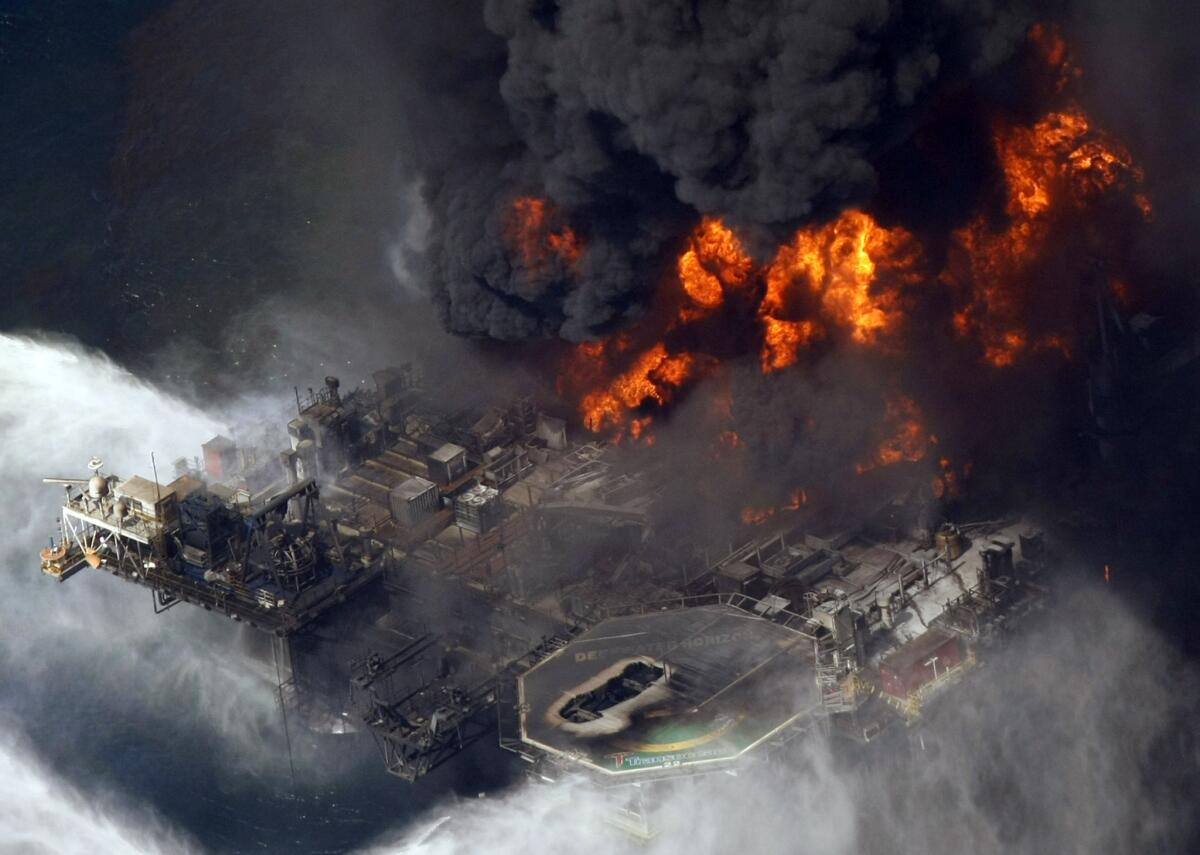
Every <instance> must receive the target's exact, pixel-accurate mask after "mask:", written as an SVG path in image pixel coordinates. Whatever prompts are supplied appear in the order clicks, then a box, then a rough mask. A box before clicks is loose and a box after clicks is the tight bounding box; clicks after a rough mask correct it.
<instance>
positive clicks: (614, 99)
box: [410, 0, 1028, 339]
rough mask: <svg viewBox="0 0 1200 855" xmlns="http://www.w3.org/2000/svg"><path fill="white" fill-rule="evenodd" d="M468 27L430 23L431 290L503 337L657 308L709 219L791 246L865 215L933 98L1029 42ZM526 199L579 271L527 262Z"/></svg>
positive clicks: (707, 19) (656, 9) (417, 109)
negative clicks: (521, 222)
mask: <svg viewBox="0 0 1200 855" xmlns="http://www.w3.org/2000/svg"><path fill="white" fill-rule="evenodd" d="M458 9H459V16H458V17H459V18H460V19H461V20H454V21H452V22H450V21H447V22H429V21H422V20H420V18H421V17H422V16H421V15H419V14H418V16H417V18H418V20H416V21H414V22H413V26H414V28H418V29H420V28H422V27H424V26H425V25H429V26H428V28H427V31H426V32H425V33H424V34H423V38H422V47H423V48H426V49H428V50H431V51H432V52H433V53H434V54H436V56H433V57H430V55H429V52H428V50H427V52H425V53H423V54H422V58H423V59H424V60H425V61H426V65H425V71H424V74H423V75H421V91H422V93H423V95H424V96H426V97H423V98H422V99H420V100H418V101H417V102H416V103H415V104H413V105H411V107H410V112H411V113H412V114H413V122H414V127H415V128H416V129H417V134H418V139H417V141H416V143H417V144H416V145H415V146H414V149H413V151H414V155H415V157H416V167H417V170H418V172H419V174H420V175H421V177H422V179H423V181H424V189H425V194H424V195H425V200H426V202H427V204H428V206H429V211H430V215H431V221H430V226H431V227H430V232H429V239H428V249H427V261H428V263H429V271H428V272H429V275H430V279H431V282H432V283H433V284H432V287H433V290H434V298H435V300H436V302H437V303H438V305H439V307H440V308H441V310H442V313H443V316H444V318H445V321H446V323H447V325H448V327H449V329H450V330H452V331H453V332H456V333H461V334H469V335H486V336H492V337H495V338H501V339H522V338H528V337H532V336H541V335H562V336H564V337H567V338H571V339H581V338H586V337H589V336H591V335H593V334H595V333H596V332H597V331H598V330H601V329H603V328H605V327H611V326H612V325H614V324H615V323H617V322H619V321H620V320H621V319H622V318H623V317H625V316H626V315H628V314H629V313H631V312H636V311H638V309H639V308H640V306H641V304H642V302H643V301H644V298H645V296H646V294H647V292H648V289H652V288H653V287H654V285H655V284H656V279H657V277H658V275H659V274H660V273H661V265H662V257H661V253H662V252H663V251H664V250H670V249H671V248H672V246H671V244H672V242H677V241H678V240H679V238H680V236H681V234H682V231H683V229H686V228H687V227H688V226H690V225H691V224H693V223H694V222H695V220H696V219H697V212H699V213H716V214H719V215H721V216H725V217H728V218H730V220H731V222H732V223H734V224H737V225H739V226H746V227H749V228H751V229H752V230H754V229H757V230H759V231H762V232H774V233H776V234H781V233H782V232H783V230H785V229H786V227H789V226H791V227H794V226H795V225H796V224H797V223H798V222H800V221H803V220H805V219H807V218H809V217H811V216H813V215H814V213H817V212H820V211H822V210H827V209H829V208H830V207H831V206H841V205H844V204H845V203H846V202H847V201H848V200H854V199H861V198H862V197H863V196H864V195H865V194H866V193H867V192H868V191H869V190H870V189H872V187H873V185H874V180H875V170H874V168H873V167H872V165H871V161H872V158H873V156H877V155H878V154H879V152H880V151H881V150H885V149H886V148H887V147H888V146H889V145H890V144H891V143H894V142H895V141H896V140H897V139H898V138H899V137H902V136H903V135H904V134H905V133H906V128H907V126H908V123H909V121H910V120H911V118H912V117H913V116H914V115H915V114H916V113H917V112H918V111H919V109H920V108H921V106H922V105H923V103H924V102H925V100H926V99H927V98H928V97H929V96H930V94H931V93H932V92H934V91H935V89H936V88H937V87H939V86H942V85H944V84H945V83H946V82H947V81H957V80H959V79H960V78H962V77H963V76H969V75H974V74H978V73H980V72H982V71H985V70H987V69H989V68H991V67H993V66H994V65H995V64H996V63H998V62H999V61H1001V60H1003V59H1004V58H1006V57H1007V56H1008V55H1009V53H1010V52H1011V51H1012V49H1013V47H1014V45H1015V44H1016V43H1017V42H1018V41H1019V39H1020V37H1021V36H1022V34H1023V32H1024V29H1025V27H1026V26H1027V24H1028V19H1027V17H1026V15H1025V13H1024V11H1023V10H1022V9H1021V8H1020V6H1019V5H1018V6H1016V7H1011V8H1010V7H1001V6H997V5H995V4H992V3H988V2H965V3H922V4H916V5H915V6H914V5H911V4H904V5H903V6H901V5H900V4H887V3H881V2H853V3H815V4H814V3H807V2H763V0H741V2H736V3H710V2H705V3H690V2H659V3H627V2H617V0H600V2H596V0H587V2H570V0H565V2H553V0H552V1H551V2H508V0H491V2H489V3H488V4H487V6H486V12H485V16H484V18H485V21H486V26H487V30H488V31H490V32H485V31H484V30H483V29H482V27H481V26H480V24H479V21H478V12H477V10H476V8H475V4H459V7H458ZM439 14H442V15H444V16H445V17H446V18H450V17H451V16H450V15H448V14H446V13H443V12H441V10H439ZM442 27H444V28H445V31H444V32H443V31H440V28H442ZM442 37H448V38H446V39H445V40H443V39H442ZM497 37H498V38H497ZM426 40H428V43H427V42H426ZM429 43H432V47H430V44H429ZM430 60H432V61H430ZM501 69H503V75H502V76H500V70H501ZM431 72H432V73H433V74H436V78H435V79H428V78H429V75H430V73H431ZM497 77H499V86H498V91H497V81H496V79H497ZM430 93H432V96H433V97H428V96H429V95H430ZM523 194H533V195H535V196H543V195H544V196H547V197H548V198H549V199H550V200H551V202H552V203H553V205H554V206H556V213H555V214H554V215H553V216H554V217H557V218H558V219H561V220H563V221H564V222H566V221H569V222H570V223H572V224H573V225H574V224H579V225H576V227H577V228H579V227H582V228H583V229H584V233H583V235H582V239H583V244H584V246H585V249H584V251H583V253H582V257H581V258H580V259H579V260H578V264H577V265H576V266H575V268H573V269H570V270H568V269H567V267H566V266H564V265H563V264H561V263H558V264H551V265H545V264H540V263H539V264H533V265H531V264H529V263H528V262H527V261H525V262H522V261H521V260H520V259H516V260H514V259H513V258H512V256H513V253H512V252H511V247H510V246H507V245H506V232H507V231H508V230H509V229H510V228H511V227H510V225H509V224H508V223H507V222H506V219H507V217H508V216H509V214H510V208H511V205H512V202H513V200H514V198H515V197H518V196H521V195H523ZM681 226H682V228H681Z"/></svg>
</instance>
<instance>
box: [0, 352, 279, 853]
mask: <svg viewBox="0 0 1200 855" xmlns="http://www.w3.org/2000/svg"><path fill="white" fill-rule="evenodd" d="M220 429H221V423H220V422H219V421H218V420H216V419H214V418H213V417H211V416H209V415H207V414H205V413H203V412H201V411H199V410H198V409H196V408H195V407H192V406H190V405H188V404H186V403H184V402H182V401H180V400H177V399H175V398H173V397H172V396H171V395H169V394H166V393H164V392H163V391H162V390H159V389H156V388H154V387H153V386H151V385H149V384H147V383H145V382H143V381H141V380H139V379H138V378H136V377H134V376H133V375H132V374H130V373H129V372H128V371H126V370H125V369H123V368H122V367H121V366H119V365H117V364H115V363H113V362H112V361H111V360H109V359H108V358H106V357H104V356H103V355H101V354H98V353H95V352H91V351H88V350H86V349H84V348H82V347H80V346H79V345H78V344H75V343H73V342H69V341H63V340H49V339H34V338H29V337H17V336H11V335H2V336H0V435H2V436H3V443H0V472H2V473H3V477H4V488H3V490H2V491H0V519H2V520H3V524H4V534H3V536H2V540H0V567H2V571H3V572H2V574H0V627H2V629H0V633H2V636H3V645H2V646H0V680H2V683H3V686H4V689H3V697H4V698H5V699H7V700H9V701H10V702H11V705H12V706H16V707H19V708H22V709H25V710H27V711H37V710H39V709H50V708H52V706H51V705H53V704H55V703H61V700H62V697H63V696H64V694H66V693H67V689H68V687H71V686H78V687H79V688H80V689H81V693H80V694H81V696H86V697H88V698H90V699H93V700H94V701H98V702H99V703H100V704H102V706H101V707H100V708H96V709H93V710H92V713H91V717H89V715H86V714H84V715H80V716H78V721H79V727H78V729H77V730H74V731H72V730H67V731H64V732H62V733H61V734H60V735H56V739H60V740H62V741H64V742H66V743H71V742H80V743H83V742H84V741H86V740H88V739H89V738H90V737H89V735H88V732H87V731H88V729H89V728H94V727H101V728H113V727H122V726H123V727H130V726H132V723H133V722H144V723H145V722H161V721H169V722H171V726H172V727H177V728H179V729H181V730H186V731H189V732H190V734H191V737H192V739H193V740H198V741H199V742H201V743H203V744H205V745H206V746H208V753H209V754H215V755H216V756H219V757H220V758H221V760H222V762H224V763H228V764H230V765H233V766H239V765H240V766H242V767H246V768H252V769H254V770H255V771H257V772H260V773H261V772H266V773H274V774H280V773H284V774H286V768H287V764H286V755H285V754H283V742H282V737H281V736H279V735H278V733H277V728H278V727H279V723H280V714H279V710H278V708H277V706H276V694H275V686H274V674H273V673H271V674H267V673H265V671H266V669H264V668H263V667H262V666H261V665H259V664H258V663H256V662H255V661H253V660H252V659H251V658H250V657H248V656H246V655H244V654H242V653H241V651H240V650H239V648H238V647H237V645H236V634H235V633H230V632H229V629H230V627H228V626H226V625H224V624H222V623H221V622H220V621H219V620H217V619H214V617H213V616H212V615H210V614H207V613H203V612H198V611H195V610H192V609H183V608H181V609H174V610H172V611H170V612H168V613H166V614H163V615H155V614H154V612H153V609H152V608H151V597H150V594H149V593H148V592H147V591H145V590H144V589H141V588H135V587H133V586H130V585H127V584H124V583H121V582H118V581H117V580H115V579H113V578H111V577H108V576H107V575H106V574H102V573H96V572H93V571H90V570H89V571H87V572H83V573H80V574H78V575H76V576H75V577H74V578H72V579H70V580H68V581H67V582H65V583H62V584H61V585H60V584H56V583H55V582H53V581H52V580H50V579H49V578H48V577H45V576H43V575H42V574H41V573H40V572H39V561H38V557H37V551H38V549H39V548H40V547H41V546H43V545H45V543H46V541H47V538H48V537H49V536H51V535H52V534H54V533H55V532H56V528H55V523H56V519H57V509H58V504H59V501H60V499H61V488H59V487H54V486H50V485H44V484H42V482H41V479H42V477H43V476H58V477H73V478H78V477H86V476H87V474H88V470H87V463H88V460H89V459H90V458H91V457H92V456H93V455H99V456H101V457H103V459H104V464H105V466H104V471H105V472H108V473H115V474H119V475H121V476H124V477H128V476H130V475H133V474H142V475H145V476H150V475H151V474H152V467H151V462H150V458H149V455H150V452H151V451H154V452H155V453H156V457H157V462H158V472H159V476H160V478H162V479H163V480H167V479H169V477H171V461H172V460H173V459H174V458H176V457H179V456H194V455H195V454H197V453H198V451H199V446H200V444H201V443H202V442H204V441H206V440H207V439H209V438H211V437H212V436H213V435H214V434H216V433H217V432H218V431H219V430H220ZM14 726H15V722H13V721H9V722H3V721H0V736H3V738H4V745H5V746H6V747H5V748H4V752H5V753H4V757H3V759H2V760H0V763H3V764H4V766H5V770H6V772H7V773H8V774H4V775H3V777H4V779H5V786H11V787H13V792H14V793H16V792H19V791H20V790H21V789H22V788H24V787H28V788H29V789H30V791H31V792H32V791H35V790H37V789H38V788H42V789H43V790H52V789H53V788H54V787H56V786H58V784H57V783H53V784H52V783H47V781H48V777H47V776H48V775H49V774H50V773H49V772H47V771H46V770H43V769H40V767H38V766H37V765H36V763H34V762H33V761H31V760H29V759H28V758H27V757H25V756H24V755H18V754H14V753H13V750H14V749H12V747H11V744H12V738H14V737H12V736H11V735H6V734H4V732H3V731H5V730H8V731H11V730H12V728H13V727H14ZM14 776H16V777H14ZM91 799H92V794H89V796H88V800H89V801H90V800H91ZM21 800H26V801H27V799H24V798H22V799H18V798H17V797H16V796H15V795H14V796H12V797H9V796H8V795H7V794H6V795H5V796H4V797H3V799H2V801H4V802H6V803H11V802H13V801H21ZM9 809H10V810H11V811H14V812H12V813H10V814H8V815H6V817H5V818H6V820H7V821H6V822H4V823H2V824H0V829H2V830H3V833H2V834H0V840H3V841H5V842H3V843H0V850H2V849H3V846H5V845H8V844H7V840H9V839H14V840H33V841H35V842H36V840H37V838H36V836H35V835H36V833H37V829H38V828H39V827H42V828H44V829H58V830H59V831H63V832H64V833H65V832H66V829H67V828H68V826H69V824H70V823H71V822H74V820H71V819H63V820H62V822H60V823H58V824H55V823H52V822H48V821H47V820H46V816H45V815H42V814H39V813H37V812H36V811H33V812H30V811H25V812H22V811H20V810H17V809H16V808H11V807H10V808H9ZM31 810H32V809H31ZM62 813H63V814H70V813H71V811H70V810H64V811H62ZM85 815H86V814H85ZM90 821H91V820H89V822H90ZM28 823H34V825H33V826H29V827H26V824H28ZM95 824H96V827H97V829H100V830H101V831H103V833H106V834H108V833H112V834H118V832H117V831H116V830H115V829H116V824H115V823H113V822H109V821H101V820H100V819H96V822H95ZM105 829H107V830H105ZM101 831H97V833H101ZM47 833H49V832H47ZM84 839H90V838H86V837H85V838H84ZM112 839H114V840H116V839H117V838H116V837H114V838H112ZM22 845H24V844H22ZM81 846H82V844H81ZM126 848H135V847H132V846H131V847H126ZM12 851H26V850H25V849H21V848H20V847H18V849H16V850H12ZM47 851H59V850H58V849H56V848H54V847H50V849H48V850H47ZM78 851H91V852H105V851H120V850H119V849H115V850H110V849H108V848H105V847H103V846H100V847H97V848H92V849H90V850H88V849H83V848H81V849H80V850H78Z"/></svg>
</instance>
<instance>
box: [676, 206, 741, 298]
mask: <svg viewBox="0 0 1200 855" xmlns="http://www.w3.org/2000/svg"><path fill="white" fill-rule="evenodd" d="M753 267H754V262H753V261H751V259H750V256H749V255H747V254H746V251H745V249H744V248H743V247H742V243H741V241H740V240H738V238H737V235H735V234H734V233H733V230H732V229H730V228H729V227H728V226H726V225H725V224H724V223H722V222H721V221H720V220H718V219H717V218H716V217H705V218H704V219H702V220H701V221H700V225H699V226H698V227H697V228H696V231H695V233H693V235H692V237H691V240H690V241H689V243H688V248H687V249H686V250H685V251H684V253H683V254H682V255H681V256H679V262H678V264H677V272H678V274H679V281H680V282H681V283H682V285H683V290H684V291H685V292H686V293H687V295H688V297H690V298H691V299H692V301H693V302H694V303H696V305H698V306H699V307H700V308H701V309H706V310H707V309H715V308H717V307H718V306H720V305H721V304H722V303H724V302H725V290H726V289H727V288H728V289H740V288H743V287H744V286H745V285H746V283H747V282H748V281H749V279H750V274H751V271H752V270H753Z"/></svg>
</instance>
